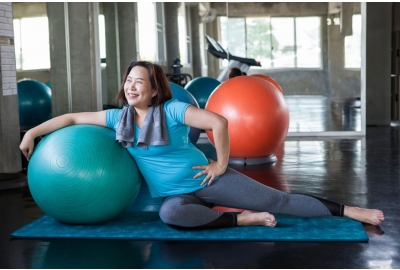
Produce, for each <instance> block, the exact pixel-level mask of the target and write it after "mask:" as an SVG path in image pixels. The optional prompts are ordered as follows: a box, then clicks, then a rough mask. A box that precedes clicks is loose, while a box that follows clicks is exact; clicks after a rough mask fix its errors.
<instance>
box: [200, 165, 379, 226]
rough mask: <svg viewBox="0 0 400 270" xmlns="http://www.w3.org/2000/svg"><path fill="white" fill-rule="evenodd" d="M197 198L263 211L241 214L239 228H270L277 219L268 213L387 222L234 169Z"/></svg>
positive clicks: (366, 211) (367, 211) (376, 212)
mask: <svg viewBox="0 0 400 270" xmlns="http://www.w3.org/2000/svg"><path fill="white" fill-rule="evenodd" d="M194 195H195V196H197V197H199V198H201V199H202V200H204V201H206V202H210V203H213V204H215V205H221V206H226V207H233V208H242V209H249V210H256V211H259V212H261V213H251V212H248V211H247V212H244V213H243V215H242V214H241V215H238V217H237V225H242V224H243V225H250V224H249V222H250V223H251V220H254V222H255V224H256V225H260V224H259V223H260V222H261V223H262V222H265V223H267V224H269V225H267V226H270V225H271V224H273V220H274V217H273V216H272V217H271V216H270V214H269V213H267V214H268V215H266V214H265V212H270V213H275V214H288V215H295V216H302V217H315V216H326V215H335V216H347V217H350V218H352V219H355V220H359V221H361V222H366V223H370V224H373V225H378V224H380V222H381V221H383V219H384V217H383V213H382V211H380V210H375V209H373V210H371V209H360V208H357V207H349V206H344V205H342V204H338V203H335V202H332V201H329V200H325V199H322V198H317V197H313V196H309V195H302V194H290V193H285V192H282V191H279V190H276V189H273V188H270V187H268V186H265V185H263V184H261V183H259V182H257V181H255V180H253V179H251V178H249V177H247V176H245V175H243V174H241V173H239V172H237V171H235V170H232V169H230V168H228V170H227V171H226V173H225V174H224V175H222V176H221V177H220V178H219V179H218V180H217V181H215V182H214V183H213V184H212V185H211V186H209V187H206V188H204V189H201V190H198V191H196V192H195V193H194ZM242 220H243V222H242ZM249 220H250V221H249Z"/></svg>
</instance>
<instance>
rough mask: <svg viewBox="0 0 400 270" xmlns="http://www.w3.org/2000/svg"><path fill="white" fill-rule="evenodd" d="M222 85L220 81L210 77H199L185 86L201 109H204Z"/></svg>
mask: <svg viewBox="0 0 400 270" xmlns="http://www.w3.org/2000/svg"><path fill="white" fill-rule="evenodd" d="M220 84H221V82H220V81H218V80H216V79H214V78H210V77H197V78H195V79H193V80H191V81H190V82H189V83H188V84H186V85H185V89H186V90H187V91H189V92H190V93H191V94H192V95H193V96H194V98H195V99H196V100H197V102H198V103H199V107H200V108H202V109H204V108H205V107H206V103H207V101H208V98H209V97H210V95H211V93H212V92H213V91H214V90H215V88H217V86H219V85H220Z"/></svg>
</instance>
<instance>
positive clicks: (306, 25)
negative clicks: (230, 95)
mask: <svg viewBox="0 0 400 270" xmlns="http://www.w3.org/2000/svg"><path fill="white" fill-rule="evenodd" d="M220 29H221V45H222V46H223V47H224V48H227V49H228V50H229V52H230V53H231V54H233V55H235V56H239V57H247V58H254V59H256V60H257V61H259V62H261V65H262V68H267V69H268V68H321V66H322V60H321V57H322V56H321V18H320V17H254V18H253V17H247V18H228V19H227V18H226V17H220ZM227 65H228V62H227V61H226V60H225V61H223V66H224V67H226V66H227Z"/></svg>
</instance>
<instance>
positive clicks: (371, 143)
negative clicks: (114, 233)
mask: <svg viewBox="0 0 400 270" xmlns="http://www.w3.org/2000/svg"><path fill="white" fill-rule="evenodd" d="M353 120H354V119H353ZM353 120H352V123H356V122H357V121H353ZM340 121H342V119H340ZM198 147H199V148H200V149H202V150H204V151H205V153H206V155H208V156H210V157H213V155H215V153H214V152H213V151H212V150H210V149H212V147H210V145H209V144H208V143H207V142H206V140H200V141H199V143H198ZM276 156H277V158H278V161H277V162H276V163H274V164H263V165H252V166H247V167H244V166H240V165H234V166H232V167H234V168H235V169H237V170H239V171H241V172H242V173H244V174H247V175H249V176H250V177H252V178H254V179H256V180H258V181H260V182H262V183H264V184H266V185H270V186H272V187H274V188H277V189H280V190H283V191H287V192H293V193H296V192H297V193H307V194H310V195H316V196H320V197H323V198H328V199H331V200H334V201H338V202H342V203H344V204H347V205H357V206H360V207H367V208H378V209H381V210H383V211H384V213H385V218H386V220H385V221H384V222H383V224H382V225H381V226H372V225H365V224H364V228H365V230H366V232H367V234H368V236H369V242H368V243H312V242H309V243H308V242H304V243H290V242H163V241H126V240H69V239H64V240H62V239H50V240H49V239H45V240H44V239H35V240H25V239H11V238H10V236H9V235H10V233H11V232H13V231H15V230H17V229H18V228H20V227H22V226H23V225H25V224H27V223H29V222H30V221H32V220H34V219H36V218H37V217H39V216H41V215H42V214H43V213H42V211H41V210H40V209H39V208H38V207H37V205H36V204H35V202H34V201H33V199H32V197H31V196H30V193H29V190H28V188H27V186H23V187H18V188H9V189H2V190H0V214H1V216H0V254H1V256H0V268H309V269H311V268H386V269H388V268H400V243H399V241H398V239H400V226H399V224H400V210H399V205H400V204H399V202H400V196H399V191H400V178H399V172H400V126H399V125H396V123H393V125H392V126H390V127H367V135H366V136H365V137H363V138H329V139H328V138H313V139H298V138H291V137H288V138H287V140H286V141H285V143H284V145H282V146H281V147H280V148H279V150H278V151H277V152H276ZM145 195H146V194H144V195H143V194H139V196H138V198H137V200H138V202H136V204H137V208H139V209H142V210H149V209H154V208H157V207H158V205H159V200H154V199H151V198H149V197H148V196H145Z"/></svg>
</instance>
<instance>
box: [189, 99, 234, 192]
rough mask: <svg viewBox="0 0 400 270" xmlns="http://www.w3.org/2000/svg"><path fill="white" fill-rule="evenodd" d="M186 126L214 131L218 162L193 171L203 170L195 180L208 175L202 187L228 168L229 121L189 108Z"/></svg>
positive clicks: (217, 115) (192, 107)
mask: <svg viewBox="0 0 400 270" xmlns="http://www.w3.org/2000/svg"><path fill="white" fill-rule="evenodd" d="M185 124H186V125H188V126H191V127H195V128H198V129H203V130H212V133H213V137H214V146H215V149H216V151H217V161H216V162H211V163H210V164H207V165H200V166H194V167H193V169H197V170H198V169H202V171H201V172H199V173H198V174H196V175H195V176H194V178H197V177H199V176H201V175H204V174H207V176H206V177H205V178H204V180H203V182H202V183H201V185H204V184H205V183H207V181H209V182H208V185H211V183H212V182H213V181H214V179H215V178H216V177H217V176H220V175H222V174H223V173H224V172H225V171H226V169H227V167H228V160H229V133H228V120H227V119H226V118H225V117H223V116H221V115H219V114H216V113H213V112H211V111H207V110H203V109H199V108H196V107H194V106H189V107H188V108H187V110H186V113H185Z"/></svg>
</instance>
